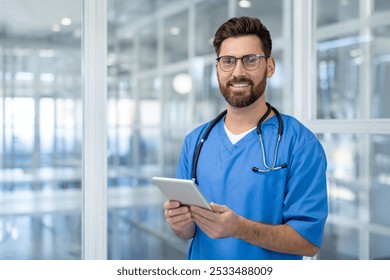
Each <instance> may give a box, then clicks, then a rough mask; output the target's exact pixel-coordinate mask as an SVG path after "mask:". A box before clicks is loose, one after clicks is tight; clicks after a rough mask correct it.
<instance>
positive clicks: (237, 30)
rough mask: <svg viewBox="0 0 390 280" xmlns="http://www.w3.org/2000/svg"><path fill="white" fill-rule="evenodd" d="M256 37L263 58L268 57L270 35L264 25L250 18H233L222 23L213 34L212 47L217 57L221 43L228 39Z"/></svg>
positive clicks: (270, 49)
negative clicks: (261, 49) (260, 45)
mask: <svg viewBox="0 0 390 280" xmlns="http://www.w3.org/2000/svg"><path fill="white" fill-rule="evenodd" d="M245 35H256V36H257V37H259V39H260V42H261V44H262V48H263V51H264V54H265V56H267V57H269V56H270V55H271V51H272V39H271V35H270V33H269V31H268V29H267V27H265V25H264V24H263V23H262V22H261V21H260V20H259V19H258V18H252V17H234V18H231V19H229V20H228V21H226V22H225V23H223V24H222V25H221V26H220V27H219V28H218V30H217V32H215V35H214V40H213V46H214V49H215V52H216V53H217V55H219V51H220V49H221V44H222V42H223V41H224V40H225V39H227V38H230V37H238V36H245Z"/></svg>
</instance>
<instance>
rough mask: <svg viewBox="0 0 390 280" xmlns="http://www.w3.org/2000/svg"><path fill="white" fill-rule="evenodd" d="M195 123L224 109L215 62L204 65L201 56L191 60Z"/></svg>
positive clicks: (202, 121)
mask: <svg viewBox="0 0 390 280" xmlns="http://www.w3.org/2000/svg"><path fill="white" fill-rule="evenodd" d="M192 70H193V73H194V74H193V77H194V84H195V85H196V86H195V87H194V90H195V92H194V94H195V98H196V101H195V109H194V115H195V116H194V118H195V121H196V123H204V122H206V121H209V120H211V119H212V118H214V117H216V116H217V115H218V114H219V113H220V112H222V111H223V110H225V109H226V101H225V99H224V98H223V96H222V94H221V93H220V91H219V87H218V81H217V74H216V68H215V62H213V63H212V64H207V65H205V60H204V59H203V58H197V59H196V60H194V62H193V67H192Z"/></svg>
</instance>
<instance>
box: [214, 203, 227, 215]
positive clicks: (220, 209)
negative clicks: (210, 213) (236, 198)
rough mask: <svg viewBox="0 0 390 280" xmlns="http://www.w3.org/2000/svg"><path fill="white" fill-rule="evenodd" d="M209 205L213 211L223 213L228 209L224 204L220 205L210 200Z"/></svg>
mask: <svg viewBox="0 0 390 280" xmlns="http://www.w3.org/2000/svg"><path fill="white" fill-rule="evenodd" d="M210 206H211V208H213V210H214V212H219V213H223V212H227V211H229V208H228V207H227V206H226V205H221V204H216V203H214V202H211V203H210Z"/></svg>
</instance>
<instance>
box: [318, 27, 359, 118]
mask: <svg viewBox="0 0 390 280" xmlns="http://www.w3.org/2000/svg"><path fill="white" fill-rule="evenodd" d="M364 40H365V38H362V37H360V36H358V35H357V34H351V35H350V36H346V37H340V38H332V39H328V40H325V41H321V42H318V44H317V73H318V74H317V118H319V119H354V118H362V117H364V116H362V115H361V112H363V111H364V110H363V109H362V106H363V104H362V102H361V92H360V91H359V88H360V87H359V85H360V83H359V82H360V79H359V77H360V76H359V72H360V65H361V63H362V57H361V55H362V50H361V46H360V44H359V42H361V41H364Z"/></svg>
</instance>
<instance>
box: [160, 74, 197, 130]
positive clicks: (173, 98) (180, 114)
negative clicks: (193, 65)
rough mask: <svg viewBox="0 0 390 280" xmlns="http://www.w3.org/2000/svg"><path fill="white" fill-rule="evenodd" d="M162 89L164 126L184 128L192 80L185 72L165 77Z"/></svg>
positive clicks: (188, 111)
mask: <svg viewBox="0 0 390 280" xmlns="http://www.w3.org/2000/svg"><path fill="white" fill-rule="evenodd" d="M163 87H164V93H165V94H164V98H165V100H164V102H165V103H164V112H163V120H164V124H167V125H174V126H179V127H180V126H185V125H186V124H188V123H189V118H190V110H189V103H188V96H189V94H190V92H192V78H191V77H190V76H189V74H188V73H187V72H178V73H175V74H169V75H166V76H165V77H164V79H163Z"/></svg>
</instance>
